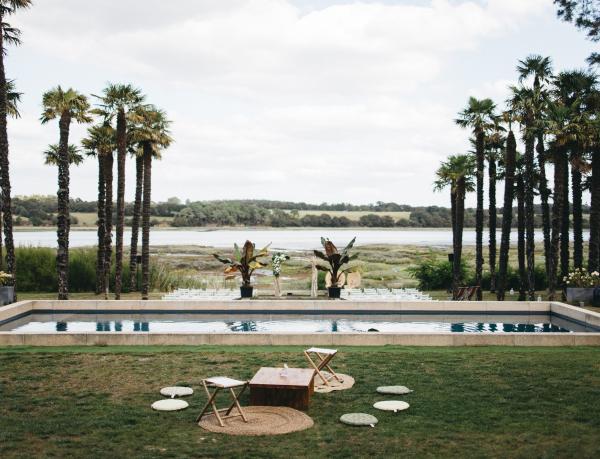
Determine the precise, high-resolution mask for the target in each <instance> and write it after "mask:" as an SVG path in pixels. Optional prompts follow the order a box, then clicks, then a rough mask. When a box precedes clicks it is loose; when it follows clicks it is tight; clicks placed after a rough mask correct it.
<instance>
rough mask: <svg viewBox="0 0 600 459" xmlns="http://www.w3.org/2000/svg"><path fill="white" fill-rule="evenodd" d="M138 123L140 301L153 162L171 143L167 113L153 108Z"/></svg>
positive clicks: (146, 281)
mask: <svg viewBox="0 0 600 459" xmlns="http://www.w3.org/2000/svg"><path fill="white" fill-rule="evenodd" d="M139 115H140V118H141V121H140V128H139V131H138V132H137V135H138V137H137V139H138V141H139V143H140V146H141V153H142V155H143V159H144V162H143V171H144V174H143V193H142V194H143V202H142V299H143V300H147V299H148V291H149V287H150V205H151V202H152V159H153V158H160V157H161V152H162V151H163V150H164V149H166V148H168V147H169V145H171V143H172V142H173V139H172V137H171V133H170V131H169V126H170V124H171V121H169V120H168V119H167V114H166V112H164V111H163V110H160V109H158V108H156V107H154V106H152V105H148V106H146V107H144V109H143V110H141V111H140V113H139Z"/></svg>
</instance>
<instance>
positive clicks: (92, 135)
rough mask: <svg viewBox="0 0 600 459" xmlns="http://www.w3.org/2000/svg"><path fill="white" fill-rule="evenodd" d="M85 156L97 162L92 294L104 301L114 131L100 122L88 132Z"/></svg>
mask: <svg viewBox="0 0 600 459" xmlns="http://www.w3.org/2000/svg"><path fill="white" fill-rule="evenodd" d="M81 144H82V146H83V148H84V149H85V150H86V153H87V154H88V155H90V156H96V159H97V161H98V212H97V215H98V221H97V225H98V254H97V258H96V294H99V293H101V292H104V298H105V299H108V287H109V275H110V264H111V255H112V247H111V245H112V213H113V206H112V202H113V193H112V189H113V153H114V151H115V149H116V141H115V130H114V129H113V127H112V126H111V125H110V124H109V123H108V122H104V123H102V124H98V125H96V126H92V127H91V128H89V129H88V136H87V137H86V138H85V139H83V140H82V141H81Z"/></svg>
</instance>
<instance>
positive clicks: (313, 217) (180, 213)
mask: <svg viewBox="0 0 600 459" xmlns="http://www.w3.org/2000/svg"><path fill="white" fill-rule="evenodd" d="M13 206H14V210H13V213H14V216H15V224H17V225H32V226H54V225H56V198H55V197H54V196H16V197H15V198H13ZM96 206H97V204H96V201H84V200H82V199H79V198H77V199H71V200H70V208H71V212H76V213H79V212H81V213H95V212H96ZM300 210H305V211H313V212H314V211H321V210H322V211H323V213H320V214H317V213H315V214H310V215H303V216H300V215H299V211H300ZM327 211H360V212H369V211H372V212H373V213H369V214H365V215H362V216H361V217H360V218H357V219H352V218H349V217H345V216H339V215H330V214H328V213H327ZM114 212H115V211H113V213H114ZM382 212H409V213H410V216H409V217H408V218H394V217H392V216H390V215H381V213H382ZM584 212H585V213H586V214H587V213H588V212H589V206H584ZM150 214H151V216H152V217H154V218H157V217H173V221H172V222H171V225H172V226H176V227H191V226H270V227H274V228H284V227H300V228H301V227H318V228H347V227H357V226H361V227H366V228H394V227H400V228H402V227H405V228H451V227H452V220H451V211H450V209H449V208H447V207H440V206H426V207H413V206H409V205H406V204H396V203H376V204H367V205H353V204H344V203H340V204H316V205H315V204H306V203H303V202H301V203H293V202H285V201H268V200H248V201H242V200H233V201H199V202H188V203H182V202H181V201H180V200H179V199H177V198H170V199H168V200H167V201H164V202H157V203H152V206H151V209H150ZM133 215H134V203H132V202H128V203H125V216H126V217H128V218H127V221H126V223H128V224H129V223H130V221H131V218H132V217H133ZM485 215H486V218H487V211H486V212H485ZM498 219H499V222H500V223H501V222H502V209H499V212H498ZM536 219H537V220H539V223H540V224H541V210H540V208H539V206H536ZM71 223H72V224H77V223H78V221H77V218H76V217H75V216H73V215H72V216H71ZM153 223H156V220H153ZM584 225H585V226H586V227H589V220H588V219H587V218H584ZM465 226H466V227H474V226H475V209H466V210H465ZM513 226H516V222H513Z"/></svg>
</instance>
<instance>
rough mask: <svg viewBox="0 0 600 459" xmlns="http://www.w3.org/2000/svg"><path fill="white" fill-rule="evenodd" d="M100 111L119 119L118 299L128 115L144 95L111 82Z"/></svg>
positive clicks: (120, 288)
mask: <svg viewBox="0 0 600 459" xmlns="http://www.w3.org/2000/svg"><path fill="white" fill-rule="evenodd" d="M100 99H101V104H100V107H101V110H102V111H104V112H105V113H106V114H108V115H109V117H110V118H111V119H112V117H116V119H117V225H116V229H117V234H116V242H115V299H117V300H118V299H120V298H121V290H122V282H123V231H124V228H125V157H126V155H127V114H128V113H129V112H130V111H134V110H135V109H136V108H137V107H139V106H140V105H142V103H143V101H144V96H143V95H142V93H141V91H140V90H139V89H138V88H135V87H133V86H132V85H130V84H109V85H108V86H107V87H106V88H105V89H104V91H103V95H102V97H100Z"/></svg>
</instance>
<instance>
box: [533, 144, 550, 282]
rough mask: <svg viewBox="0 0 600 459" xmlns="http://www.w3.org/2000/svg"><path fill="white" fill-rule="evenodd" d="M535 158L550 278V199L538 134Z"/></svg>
mask: <svg viewBox="0 0 600 459" xmlns="http://www.w3.org/2000/svg"><path fill="white" fill-rule="evenodd" d="M536 150H537V157H538V167H539V169H540V170H539V181H540V185H539V187H540V198H541V201H542V227H543V232H544V261H545V265H546V277H548V278H550V270H551V267H552V264H551V262H550V257H551V252H552V247H551V245H552V242H551V235H550V206H549V204H548V198H549V197H550V189H549V188H548V180H547V178H546V152H545V150H544V134H543V133H540V134H538V139H537V146H536Z"/></svg>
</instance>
